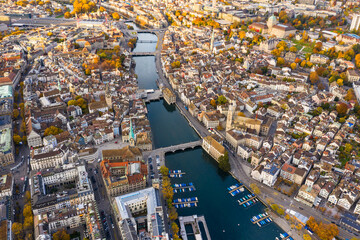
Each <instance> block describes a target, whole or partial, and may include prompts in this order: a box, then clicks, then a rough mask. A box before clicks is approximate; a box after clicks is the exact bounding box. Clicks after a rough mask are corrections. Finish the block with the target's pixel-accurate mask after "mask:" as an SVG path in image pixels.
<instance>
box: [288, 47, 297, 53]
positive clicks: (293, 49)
mask: <svg viewBox="0 0 360 240" xmlns="http://www.w3.org/2000/svg"><path fill="white" fill-rule="evenodd" d="M289 51H290V52H294V53H296V52H297V48H296V47H295V46H292V47H291V48H290V49H289Z"/></svg>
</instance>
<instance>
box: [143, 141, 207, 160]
mask: <svg viewBox="0 0 360 240" xmlns="http://www.w3.org/2000/svg"><path fill="white" fill-rule="evenodd" d="M201 144H202V139H200V140H197V141H194V142H188V143H181V144H178V145H173V146H168V147H163V148H157V149H154V150H152V151H146V152H143V156H144V158H145V159H147V158H148V157H149V156H151V157H152V158H153V159H155V157H156V155H159V157H160V159H161V162H162V164H165V161H164V157H165V153H169V152H176V151H179V150H181V151H184V150H186V149H194V148H195V147H198V146H201Z"/></svg>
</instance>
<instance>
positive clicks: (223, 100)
mask: <svg viewBox="0 0 360 240" xmlns="http://www.w3.org/2000/svg"><path fill="white" fill-rule="evenodd" d="M217 102H218V104H220V105H223V104H225V103H227V99H226V97H225V96H224V95H220V96H219V97H218V98H217Z"/></svg>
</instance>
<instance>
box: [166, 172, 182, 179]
mask: <svg viewBox="0 0 360 240" xmlns="http://www.w3.org/2000/svg"><path fill="white" fill-rule="evenodd" d="M183 175H185V173H184V172H178V173H173V172H172V173H169V177H171V178H177V177H182V176H183Z"/></svg>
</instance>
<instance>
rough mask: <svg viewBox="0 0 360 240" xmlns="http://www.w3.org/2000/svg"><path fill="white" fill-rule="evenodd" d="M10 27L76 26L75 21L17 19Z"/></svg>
mask: <svg viewBox="0 0 360 240" xmlns="http://www.w3.org/2000/svg"><path fill="white" fill-rule="evenodd" d="M11 25H12V26H34V27H44V26H51V25H61V26H76V20H75V19H65V18H30V19H19V20H14V21H13V22H12V23H11Z"/></svg>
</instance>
